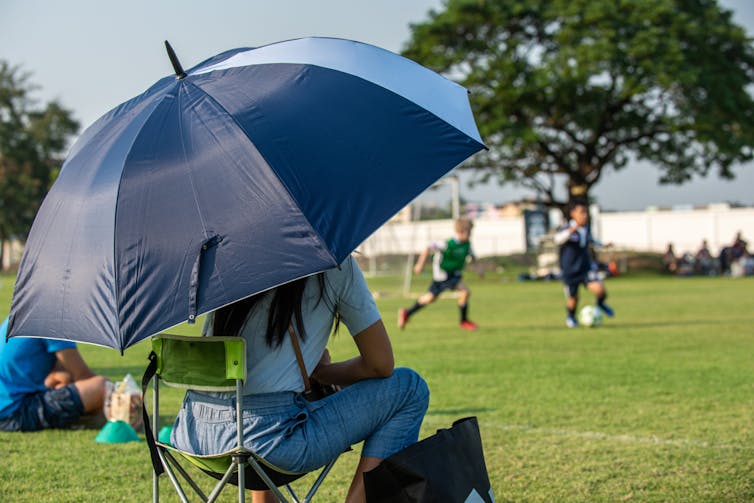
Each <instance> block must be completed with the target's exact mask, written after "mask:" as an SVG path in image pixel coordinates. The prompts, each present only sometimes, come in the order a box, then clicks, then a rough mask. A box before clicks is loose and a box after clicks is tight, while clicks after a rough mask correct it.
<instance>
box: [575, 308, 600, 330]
mask: <svg viewBox="0 0 754 503" xmlns="http://www.w3.org/2000/svg"><path fill="white" fill-rule="evenodd" d="M579 323H580V324H581V325H584V326H585V327H598V326H600V324H601V323H602V311H600V308H599V307H597V306H584V307H582V308H581V311H579Z"/></svg>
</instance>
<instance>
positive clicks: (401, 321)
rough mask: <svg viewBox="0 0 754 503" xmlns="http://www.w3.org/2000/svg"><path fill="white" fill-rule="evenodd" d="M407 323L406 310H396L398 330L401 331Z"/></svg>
mask: <svg viewBox="0 0 754 503" xmlns="http://www.w3.org/2000/svg"><path fill="white" fill-rule="evenodd" d="M406 323H408V309H406V308H405V307H403V308H401V309H398V328H400V329H401V330H403V327H405V326H406Z"/></svg>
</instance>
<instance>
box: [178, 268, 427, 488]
mask: <svg viewBox="0 0 754 503" xmlns="http://www.w3.org/2000/svg"><path fill="white" fill-rule="evenodd" d="M340 321H342V322H343V323H344V324H345V325H346V326H347V327H348V330H349V331H350V332H351V334H352V336H353V340H354V342H355V343H356V347H357V348H358V352H359V356H357V357H355V358H352V359H350V360H346V361H342V362H337V363H333V362H331V361H330V358H329V354H328V352H327V349H326V345H327V341H328V338H329V336H330V333H331V332H332V331H333V325H335V331H337V327H338V323H339V322H340ZM289 325H290V326H292V327H294V331H295V332H296V336H297V337H298V339H299V343H300V346H301V352H302V354H303V359H304V362H305V366H306V369H307V371H308V372H309V373H310V375H311V377H312V378H313V379H315V380H316V381H318V382H320V383H323V384H334V385H339V386H342V387H343V389H342V390H341V391H340V392H338V393H335V394H333V395H330V396H328V397H326V398H323V399H321V400H318V401H316V402H308V401H306V400H305V399H304V398H303V396H302V394H301V392H302V391H303V390H304V383H303V377H302V375H301V372H300V370H299V367H298V364H297V360H296V356H295V352H294V349H293V346H292V343H291V335H290V333H289V330H288V328H289ZM239 333H240V335H241V336H242V337H244V338H245V339H246V342H247V366H248V376H247V381H246V385H245V389H244V401H243V404H244V409H245V412H244V417H243V422H244V445H245V446H246V447H247V448H249V449H251V450H253V451H254V452H256V453H257V454H259V455H260V456H262V457H263V458H264V459H266V460H267V461H269V462H270V463H272V464H274V465H276V466H278V467H280V468H282V469H284V470H288V471H292V472H309V471H312V470H315V469H317V468H319V467H322V466H324V465H325V464H327V463H328V462H329V461H330V460H332V459H334V458H336V457H337V456H338V455H339V454H341V453H342V452H343V451H344V450H345V449H347V448H348V447H349V446H351V445H352V444H356V443H359V442H361V441H362V440H363V441H365V442H364V447H363V449H362V453H361V459H360V461H359V464H358V466H357V468H356V473H355V475H354V478H353V482H352V483H351V486H350V488H349V491H348V496H347V499H346V501H347V502H357V501H358V502H362V501H365V496H364V481H363V473H364V472H365V471H369V470H371V469H372V468H374V467H376V466H377V465H378V464H379V463H380V461H381V460H382V459H384V458H386V457H388V456H390V455H391V454H393V453H395V452H397V451H399V450H401V449H403V448H405V447H407V446H408V445H411V444H412V443H414V442H416V441H417V439H418V436H419V428H420V426H421V423H422V420H423V418H424V414H425V412H426V410H427V406H428V403H429V390H428V388H427V385H426V383H425V382H424V380H423V379H422V378H421V377H420V376H419V375H418V374H417V373H416V372H414V371H413V370H409V369H405V368H397V369H394V368H393V351H392V347H391V345H390V339H389V338H388V335H387V331H386V329H385V326H384V325H383V323H382V320H381V317H380V314H379V312H378V311H377V306H376V305H375V303H374V300H373V298H372V295H371V293H370V291H369V289H368V288H367V285H366V282H365V281H364V277H363V275H362V273H361V270H360V269H359V267H358V265H357V264H356V261H355V260H354V259H353V258H352V257H349V258H348V259H346V260H345V262H344V263H343V264H342V265H341V266H340V267H338V268H335V269H331V270H328V271H326V272H324V273H320V274H318V275H315V276H310V277H308V278H303V279H300V280H297V281H294V282H291V283H288V284H286V285H282V286H279V287H277V288H275V289H273V290H271V291H269V292H266V293H262V294H259V295H255V296H253V297H250V298H248V299H245V300H242V301H239V302H236V303H234V304H232V305H230V306H227V307H224V308H222V309H219V310H218V311H216V312H215V313H211V314H210V315H209V316H208V317H207V321H206V323H205V335H207V336H212V335H237V334H239ZM171 442H172V444H173V445H174V446H175V447H177V448H179V449H182V450H186V451H189V452H193V453H195V454H215V453H220V452H225V451H228V450H230V449H232V448H234V447H235V445H236V444H235V442H236V423H235V405H234V403H233V402H232V400H231V398H230V396H229V395H227V394H222V393H210V392H207V393H199V392H195V391H189V392H187V393H186V396H185V398H184V401H183V405H182V407H181V410H180V412H179V415H178V417H177V419H176V422H175V425H174V428H173V433H172V438H171ZM264 496H265V495H263V494H254V497H255V501H258V500H259V499H260V498H262V497H264ZM266 496H267V497H269V495H266Z"/></svg>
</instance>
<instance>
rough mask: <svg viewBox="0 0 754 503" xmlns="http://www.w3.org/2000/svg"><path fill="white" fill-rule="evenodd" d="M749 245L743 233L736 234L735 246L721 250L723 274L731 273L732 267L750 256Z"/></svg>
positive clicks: (721, 269)
mask: <svg viewBox="0 0 754 503" xmlns="http://www.w3.org/2000/svg"><path fill="white" fill-rule="evenodd" d="M747 245H748V243H747V242H746V241H745V240H744V239H743V237H742V236H741V231H738V232H737V233H736V237H735V238H734V239H733V244H732V245H730V246H726V247H724V248H723V249H722V250H720V258H719V261H720V272H721V273H722V274H730V273H731V265H733V264H735V263H737V262H738V260H739V259H741V258H742V257H744V258H745V257H746V256H747V255H749V252H748V251H747V249H746V247H747Z"/></svg>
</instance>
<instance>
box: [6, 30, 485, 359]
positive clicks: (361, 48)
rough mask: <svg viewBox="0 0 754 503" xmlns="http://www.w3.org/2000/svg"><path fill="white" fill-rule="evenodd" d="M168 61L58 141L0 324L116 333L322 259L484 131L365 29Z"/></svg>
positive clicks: (447, 90)
mask: <svg viewBox="0 0 754 503" xmlns="http://www.w3.org/2000/svg"><path fill="white" fill-rule="evenodd" d="M169 52H172V50H169ZM173 63H174V67H175V69H176V74H177V77H176V76H169V77H165V78H163V79H162V80H160V81H158V82H157V83H156V84H154V85H153V86H152V87H151V88H150V89H148V90H147V91H146V92H144V93H143V94H142V95H140V96H137V97H135V98H133V99H131V100H129V101H127V102H125V103H123V104H121V105H120V106H118V107H116V108H115V109H113V110H111V111H110V112H108V113H107V114H106V115H104V116H103V117H101V118H100V119H99V120H98V121H97V122H95V123H94V124H93V125H92V126H91V127H89V128H88V129H87V130H86V131H85V132H84V133H83V134H82V136H81V137H80V138H79V139H78V141H77V142H76V143H75V144H74V146H73V147H72V149H71V152H70V154H69V156H68V158H67V160H66V162H65V163H64V165H63V167H62V169H61V172H60V175H59V177H58V179H57V181H56V182H55V184H54V185H53V187H52V189H51V190H50V192H49V194H48V195H47V198H46V199H45V201H44V202H43V204H42V206H41V208H40V210H39V213H38V215H37V217H36V220H35V221H34V224H33V226H32V229H31V232H30V234H29V238H28V241H27V243H26V249H25V252H24V256H23V258H22V261H21V265H20V269H19V272H18V276H17V280H16V287H15V291H14V296H13V303H12V306H11V314H10V330H9V336H35V337H48V338H53V339H68V340H76V341H81V342H88V343H93V344H99V345H104V346H109V347H113V348H116V349H120V350H123V349H124V348H126V347H128V346H130V345H132V344H134V343H136V342H138V341H140V340H142V339H144V338H146V337H149V336H151V335H154V334H156V333H159V332H161V331H163V330H165V329H167V328H169V327H171V326H174V325H177V324H179V323H182V322H184V321H187V320H188V321H192V320H193V319H194V318H195V317H196V316H198V315H199V314H202V313H205V312H208V311H211V310H213V309H216V308H218V307H221V306H223V305H226V304H229V303H231V302H234V301H236V300H239V299H242V298H244V297H247V296H249V295H252V294H255V293H258V292H261V291H264V290H267V289H270V288H273V287H275V286H277V285H280V284H282V283H285V282H288V281H292V280H295V279H297V278H301V277H304V276H307V275H311V274H314V273H317V272H320V271H323V270H326V269H329V268H332V267H335V266H337V265H338V264H340V263H341V262H342V261H343V260H344V259H345V258H346V257H347V256H348V254H350V253H351V252H352V251H353V250H354V249H355V248H356V247H357V246H358V245H359V244H360V243H361V242H362V241H363V240H364V239H366V238H367V237H368V236H369V235H370V234H371V233H372V232H374V231H375V230H376V229H377V228H378V227H379V226H380V225H382V224H383V223H384V222H385V221H386V220H387V219H389V218H390V217H391V216H392V215H393V214H395V213H396V212H397V211H398V210H399V209H400V208H401V207H403V206H404V205H405V204H407V203H408V202H410V201H411V200H412V199H413V198H414V197H416V196H417V195H418V194H419V193H421V192H422V191H423V190H425V189H426V188H427V187H428V186H430V185H431V184H432V183H433V182H434V181H436V180H437V179H438V178H440V177H441V176H442V175H444V174H445V173H447V172H448V171H449V170H451V169H452V168H453V167H454V166H456V165H457V164H458V163H460V162H461V161H463V160H464V159H466V158H467V157H469V156H470V155H472V154H473V153H475V152H477V151H479V150H480V149H482V148H484V145H483V144H482V140H481V138H480V137H479V133H478V131H477V128H476V125H475V123H474V118H473V116H472V113H471V109H470V107H469V102H468V97H467V92H466V90H465V89H464V88H463V87H461V86H459V85H457V84H455V83H453V82H451V81H449V80H447V79H445V78H444V77H441V76H440V75H438V74H436V73H434V72H432V71H430V70H428V69H426V68H424V67H422V66H420V65H418V64H416V63H414V62H412V61H410V60H408V59H405V58H403V57H401V56H399V55H396V54H394V53H391V52H389V51H386V50H383V49H380V48H377V47H374V46H371V45H367V44H363V43H359V42H354V41H349V40H340V39H332V38H305V39H297V40H291V41H286V42H280V43H276V44H271V45H268V46H264V47H259V48H255V49H236V50H232V51H228V52H225V53H222V54H220V55H218V56H215V57H213V58H210V59H209V60H207V61H205V62H203V63H201V64H199V65H197V66H196V67H194V68H192V69H191V70H188V71H186V72H184V71H183V70H182V68H181V67H180V64H179V63H178V62H177V60H176V59H173Z"/></svg>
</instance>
